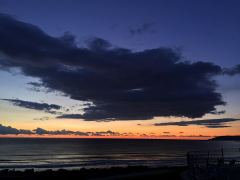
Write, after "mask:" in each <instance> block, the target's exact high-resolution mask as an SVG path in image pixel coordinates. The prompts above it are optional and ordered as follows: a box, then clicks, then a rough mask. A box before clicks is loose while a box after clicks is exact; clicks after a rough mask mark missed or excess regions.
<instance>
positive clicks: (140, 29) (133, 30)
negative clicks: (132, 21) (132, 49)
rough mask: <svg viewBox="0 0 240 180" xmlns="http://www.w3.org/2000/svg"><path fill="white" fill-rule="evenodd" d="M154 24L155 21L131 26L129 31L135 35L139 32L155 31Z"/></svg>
mask: <svg viewBox="0 0 240 180" xmlns="http://www.w3.org/2000/svg"><path fill="white" fill-rule="evenodd" d="M153 26H154V23H152V22H150V23H144V24H142V25H141V26H139V27H135V28H130V29H129V33H130V34H131V35H132V36H135V35H138V34H143V33H152V32H154V30H153Z"/></svg>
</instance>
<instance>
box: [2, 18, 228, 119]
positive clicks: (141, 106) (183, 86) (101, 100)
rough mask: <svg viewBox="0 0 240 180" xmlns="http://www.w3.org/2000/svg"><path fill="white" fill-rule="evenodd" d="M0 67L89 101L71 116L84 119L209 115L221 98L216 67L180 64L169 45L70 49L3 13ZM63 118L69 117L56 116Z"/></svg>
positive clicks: (66, 40)
mask: <svg viewBox="0 0 240 180" xmlns="http://www.w3.org/2000/svg"><path fill="white" fill-rule="evenodd" d="M0 67H1V69H5V70H6V69H8V70H11V69H12V68H18V69H20V70H21V72H22V73H23V74H24V75H26V76H31V77H36V78H38V79H39V80H40V81H41V83H40V84H41V86H43V87H45V88H47V89H51V90H53V91H59V92H62V93H64V94H65V95H67V96H69V97H70V98H72V99H75V100H81V101H87V102H92V104H93V105H89V106H88V107H86V108H84V109H83V110H84V113H83V114H78V115H74V118H80V119H84V120H87V121H96V120H98V121H99V120H103V121H105V120H136V119H138V120H148V119H152V118H153V117H156V116H178V117H182V116H184V117H189V118H197V117H202V116H203V115H205V114H206V113H216V106H219V105H224V104H225V102H224V101H223V100H222V96H221V94H220V93H218V92H216V87H217V84H216V82H215V81H214V80H213V76H215V75H219V74H222V73H223V69H222V68H221V67H220V66H218V65H215V64H213V63H210V62H201V61H198V62H194V63H191V62H186V61H184V58H183V57H182V56H181V54H180V53H179V51H177V50H175V49H171V48H156V49H148V50H144V51H139V52H133V51H131V50H129V49H124V48H119V47H115V46H113V45H112V44H111V43H110V42H108V41H106V40H103V39H100V38H93V39H92V40H90V41H89V42H88V43H87V45H86V47H78V46H77V44H76V43H75V37H74V36H72V35H71V34H69V33H67V34H65V35H63V36H62V37H52V36H50V35H48V34H47V33H45V32H44V31H43V30H41V29H40V28H39V27H37V26H35V25H32V24H29V23H25V22H22V21H19V20H17V19H14V18H12V17H10V16H8V15H3V14H1V15H0ZM32 85H34V84H32ZM36 86H39V84H36ZM15 103H17V104H20V105H22V103H21V102H15ZM30 107H31V106H30ZM69 116H73V115H63V116H61V118H65V117H67V118H69Z"/></svg>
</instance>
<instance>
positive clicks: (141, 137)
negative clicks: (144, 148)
mask: <svg viewBox="0 0 240 180" xmlns="http://www.w3.org/2000/svg"><path fill="white" fill-rule="evenodd" d="M213 137H214V136H136V135H135V136H134V135H133V136H78V135H23V134H19V135H12V134H9V135H0V138H39V139H40V138H53V139H56V138H62V139H156V140H157V139H159V140H209V139H212V138H213Z"/></svg>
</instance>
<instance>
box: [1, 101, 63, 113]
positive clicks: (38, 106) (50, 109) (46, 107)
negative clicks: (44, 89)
mask: <svg viewBox="0 0 240 180" xmlns="http://www.w3.org/2000/svg"><path fill="white" fill-rule="evenodd" d="M1 100H3V101H8V102H10V103H12V104H13V105H15V106H19V107H23V108H27V109H34V110H39V111H45V112H47V113H51V114H58V112H57V111H55V110H60V109H61V106H59V105H56V104H47V103H37V102H31V101H23V100H19V99H1Z"/></svg>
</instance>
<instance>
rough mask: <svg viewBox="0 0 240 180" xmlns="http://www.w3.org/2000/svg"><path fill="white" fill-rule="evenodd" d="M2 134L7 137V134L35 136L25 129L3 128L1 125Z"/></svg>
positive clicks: (0, 132) (0, 131)
mask: <svg viewBox="0 0 240 180" xmlns="http://www.w3.org/2000/svg"><path fill="white" fill-rule="evenodd" d="M0 134H2V135H6V134H28V135H30V134H33V132H32V131H30V130H24V129H16V128H12V127H11V126H3V125H1V124H0Z"/></svg>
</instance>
